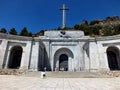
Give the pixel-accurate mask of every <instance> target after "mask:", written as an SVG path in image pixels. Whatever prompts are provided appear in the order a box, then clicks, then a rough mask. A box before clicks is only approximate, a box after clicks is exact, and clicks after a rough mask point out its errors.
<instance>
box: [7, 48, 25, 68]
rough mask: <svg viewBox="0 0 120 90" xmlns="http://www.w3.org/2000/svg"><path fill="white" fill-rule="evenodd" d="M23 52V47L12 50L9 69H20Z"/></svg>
mask: <svg viewBox="0 0 120 90" xmlns="http://www.w3.org/2000/svg"><path fill="white" fill-rule="evenodd" d="M22 51H23V50H22V47H21V46H15V47H13V48H12V49H11V52H10V56H9V62H8V68H12V69H18V68H19V67H20V63H21V57H22Z"/></svg>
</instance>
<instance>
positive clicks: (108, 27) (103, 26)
mask: <svg viewBox="0 0 120 90" xmlns="http://www.w3.org/2000/svg"><path fill="white" fill-rule="evenodd" d="M74 29H78V30H82V31H84V32H85V34H86V35H90V36H111V35H117V34H120V19H119V17H118V16H114V17H106V19H105V20H93V21H91V22H90V23H89V24H88V23H87V21H86V20H84V21H83V22H82V24H80V25H78V24H76V25H75V26H74Z"/></svg>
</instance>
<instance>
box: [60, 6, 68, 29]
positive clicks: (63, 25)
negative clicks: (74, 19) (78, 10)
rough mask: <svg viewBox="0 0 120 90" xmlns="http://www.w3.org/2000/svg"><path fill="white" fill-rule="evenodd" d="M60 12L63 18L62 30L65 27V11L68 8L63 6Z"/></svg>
mask: <svg viewBox="0 0 120 90" xmlns="http://www.w3.org/2000/svg"><path fill="white" fill-rule="evenodd" d="M60 10H62V11H63V17H62V29H64V28H65V27H66V13H65V11H66V10H69V9H68V8H66V7H65V4H63V7H62V8H60Z"/></svg>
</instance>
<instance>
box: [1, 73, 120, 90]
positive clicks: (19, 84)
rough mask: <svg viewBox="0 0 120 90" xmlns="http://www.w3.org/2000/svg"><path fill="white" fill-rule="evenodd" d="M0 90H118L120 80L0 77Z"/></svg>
mask: <svg viewBox="0 0 120 90" xmlns="http://www.w3.org/2000/svg"><path fill="white" fill-rule="evenodd" d="M0 90H120V78H50V77H46V78H44V79H41V78H40V77H26V76H15V75H0Z"/></svg>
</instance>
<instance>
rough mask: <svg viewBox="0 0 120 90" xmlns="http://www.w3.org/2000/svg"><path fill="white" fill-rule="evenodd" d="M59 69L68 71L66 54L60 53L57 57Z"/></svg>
mask: <svg viewBox="0 0 120 90" xmlns="http://www.w3.org/2000/svg"><path fill="white" fill-rule="evenodd" d="M59 70H60V71H68V56H67V55H66V54H62V55H60V57H59Z"/></svg>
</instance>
